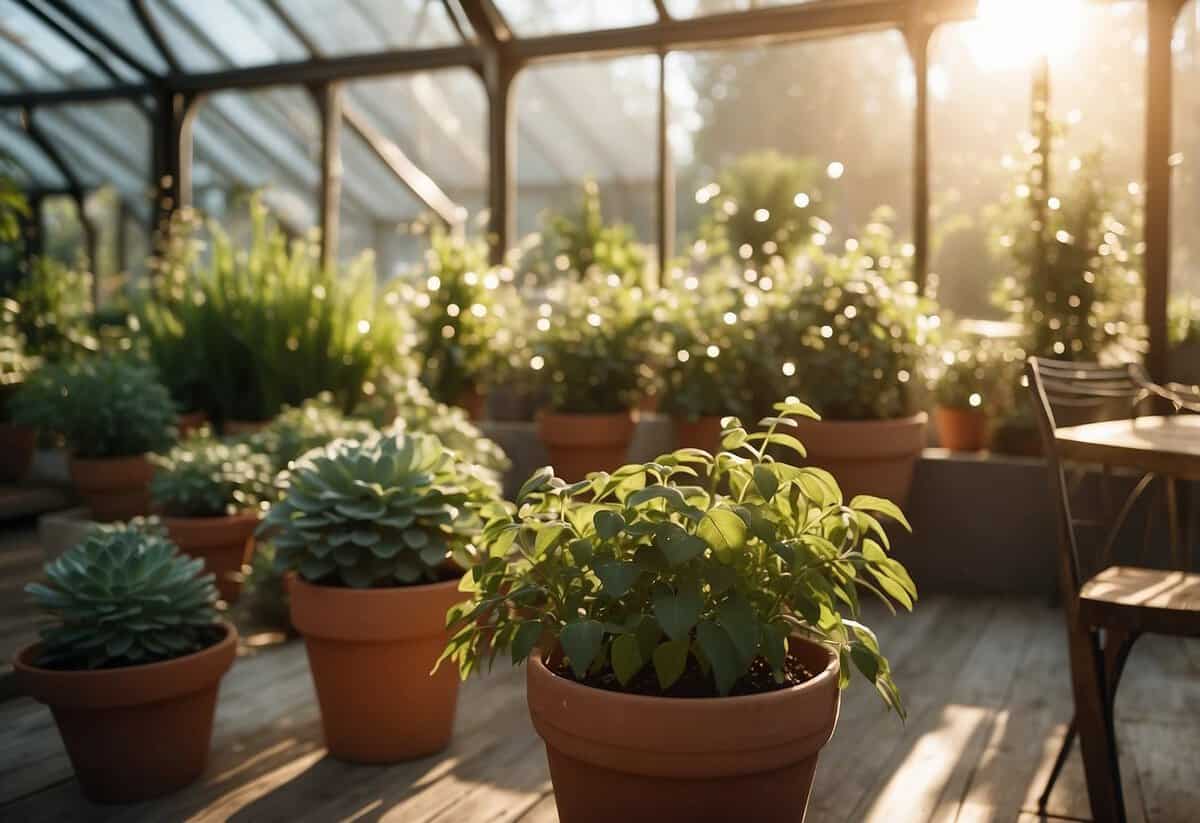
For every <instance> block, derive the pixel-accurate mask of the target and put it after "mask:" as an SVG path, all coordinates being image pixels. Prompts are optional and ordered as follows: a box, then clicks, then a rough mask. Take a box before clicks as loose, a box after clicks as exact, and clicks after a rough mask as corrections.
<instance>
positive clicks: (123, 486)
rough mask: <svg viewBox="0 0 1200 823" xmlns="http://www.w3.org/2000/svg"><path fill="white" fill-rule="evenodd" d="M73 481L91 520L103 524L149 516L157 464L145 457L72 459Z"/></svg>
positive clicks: (73, 457)
mask: <svg viewBox="0 0 1200 823" xmlns="http://www.w3.org/2000/svg"><path fill="white" fill-rule="evenodd" d="M70 471H71V482H73V483H74V484H75V488H76V489H77V490H78V491H79V496H80V497H81V498H83V502H84V504H85V505H86V506H87V507H88V508H89V509H91V510H92V518H93V519H95V520H98V521H100V522H102V523H109V522H112V521H114V520H129V519H130V518H132V517H138V516H140V515H147V514H149V513H150V479H151V478H152V477H154V464H152V463H151V462H150V461H149V460H147V459H146V456H145V455H141V454H139V455H135V456H133V457H104V458H82V457H75V456H72V457H71V462H70Z"/></svg>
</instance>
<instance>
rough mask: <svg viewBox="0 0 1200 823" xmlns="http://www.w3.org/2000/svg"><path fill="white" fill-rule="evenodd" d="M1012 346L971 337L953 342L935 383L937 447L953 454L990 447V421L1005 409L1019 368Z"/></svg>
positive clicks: (943, 353) (940, 365)
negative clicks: (1009, 383) (1009, 382)
mask: <svg viewBox="0 0 1200 823" xmlns="http://www.w3.org/2000/svg"><path fill="white" fill-rule="evenodd" d="M1019 362H1020V359H1019V357H1018V356H1016V354H1015V352H1014V350H1013V348H1012V346H1011V344H1006V342H1005V341H993V340H991V339H989V338H987V337H981V336H975V335H971V336H968V337H965V338H962V339H955V340H951V341H948V342H947V344H946V345H945V347H944V348H943V349H942V356H941V363H940V364H939V368H938V371H937V377H936V379H935V381H934V398H935V401H936V405H935V406H934V410H933V414H934V421H935V423H936V426H937V433H938V442H939V443H941V445H942V447H943V448H946V449H950V450H951V451H980V450H982V449H986V448H987V447H988V442H989V439H990V422H991V417H992V415H994V414H997V413H999V412H1001V411H1002V410H1003V407H1004V405H1005V404H1004V403H1003V399H1004V398H1003V397H1002V395H1003V394H1004V392H1003V391H1002V386H1003V385H1004V383H1005V382H1006V381H1007V380H1008V379H1009V378H1011V377H1012V376H1013V375H1012V372H1013V363H1019Z"/></svg>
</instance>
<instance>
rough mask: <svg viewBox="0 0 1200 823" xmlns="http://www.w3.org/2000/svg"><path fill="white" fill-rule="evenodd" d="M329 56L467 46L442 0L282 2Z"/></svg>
mask: <svg viewBox="0 0 1200 823" xmlns="http://www.w3.org/2000/svg"><path fill="white" fill-rule="evenodd" d="M279 4H280V6H282V7H283V9H284V11H285V12H287V14H288V15H290V16H291V18H292V20H294V21H295V22H296V24H297V25H299V26H300V27H301V28H302V29H303V30H304V31H305V32H306V33H307V34H308V36H309V37H310V38H311V39H312V40H313V41H314V42H315V43H316V45H317V47H318V48H319V49H320V51H321V53H322V54H324V55H333V56H336V55H341V54H360V53H369V52H373V51H387V50H392V49H424V48H434V47H437V46H454V45H459V44H461V43H462V38H461V37H459V36H458V31H457V30H456V29H455V28H454V25H453V23H452V22H451V20H450V18H449V16H448V15H447V13H446V7H445V5H443V3H442V2H440V0H280V2H279Z"/></svg>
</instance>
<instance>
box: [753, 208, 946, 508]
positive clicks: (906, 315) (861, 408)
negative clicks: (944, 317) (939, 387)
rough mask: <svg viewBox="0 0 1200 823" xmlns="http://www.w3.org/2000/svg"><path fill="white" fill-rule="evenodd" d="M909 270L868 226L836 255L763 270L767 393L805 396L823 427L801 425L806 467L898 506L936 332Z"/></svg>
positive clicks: (920, 439)
mask: <svg viewBox="0 0 1200 823" xmlns="http://www.w3.org/2000/svg"><path fill="white" fill-rule="evenodd" d="M909 262H910V261H909V259H908V257H906V256H905V254H904V252H903V250H902V249H901V248H899V246H898V244H896V243H895V242H894V241H893V238H892V234H891V230H890V228H888V226H887V225H886V224H885V223H884V222H875V223H872V224H871V225H870V226H868V228H867V231H866V233H865V236H864V238H863V239H862V240H861V241H855V242H854V243H851V244H850V245H849V248H848V249H847V251H846V252H845V253H843V254H833V253H826V252H824V251H822V250H821V249H820V248H815V247H814V249H813V250H812V251H811V253H810V255H809V256H808V257H807V258H804V259H802V260H800V261H799V262H798V263H793V264H785V263H782V262H780V263H778V264H777V265H774V266H772V267H769V268H767V269H765V270H764V271H766V272H768V274H769V276H770V277H771V281H772V290H771V291H770V292H768V294H769V295H770V299H771V306H770V309H769V311H768V315H767V316H768V320H767V328H766V329H765V330H764V332H763V333H765V334H768V335H769V336H770V337H771V338H772V339H771V344H770V345H771V346H772V347H773V351H774V358H773V362H772V363H771V374H772V375H773V377H774V381H775V383H774V392H775V394H776V395H785V396H797V395H799V394H806V396H807V397H809V399H810V400H811V401H812V404H813V407H814V408H816V409H817V410H818V411H819V412H820V413H821V415H822V418H823V419H822V420H821V421H819V422H818V421H811V420H806V421H802V422H801V424H800V427H799V436H800V439H801V440H802V441H804V442H805V443H807V444H808V446H809V452H808V458H807V459H808V460H809V461H810V462H811V463H812V464H813V465H816V466H820V467H822V468H824V469H828V470H829V471H831V472H833V473H834V474H835V475H836V476H837V477H838V479H839V481H840V482H841V483H842V485H843V487H844V488H846V489H847V492H848V493H851V494H859V493H868V494H874V495H877V496H881V497H886V498H888V499H892V500H898V501H901V502H903V501H904V500H906V499H907V497H908V490H909V487H910V486H911V484H912V477H913V471H914V469H915V466H916V462H917V459H918V458H919V457H920V455H921V450H922V449H923V448H924V447H925V426H926V422H927V415H926V414H925V412H923V411H920V399H921V398H920V395H919V390H920V388H919V387H920V385H921V383H922V379H921V377H922V370H923V369H924V368H925V365H926V364H925V359H926V353H927V349H928V346H929V344H930V342H932V339H933V336H934V333H935V331H936V329H937V327H938V326H939V325H940V321H939V319H938V318H937V316H936V314H935V311H936V307H935V305H934V304H933V302H932V301H931V300H929V299H928V298H926V297H924V296H923V295H921V294H920V292H919V290H918V288H917V285H916V284H915V283H914V282H913V281H912V280H911V279H910V278H909Z"/></svg>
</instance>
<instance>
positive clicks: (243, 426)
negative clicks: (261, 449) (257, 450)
mask: <svg viewBox="0 0 1200 823" xmlns="http://www.w3.org/2000/svg"><path fill="white" fill-rule="evenodd" d="M269 425H271V421H270V420H226V421H225V422H224V423H222V424H221V432H222V433H223V434H226V435H231V436H233V435H239V434H254V433H255V432H260V431H262V430H263V429H265V428H266V427H267V426H269Z"/></svg>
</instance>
